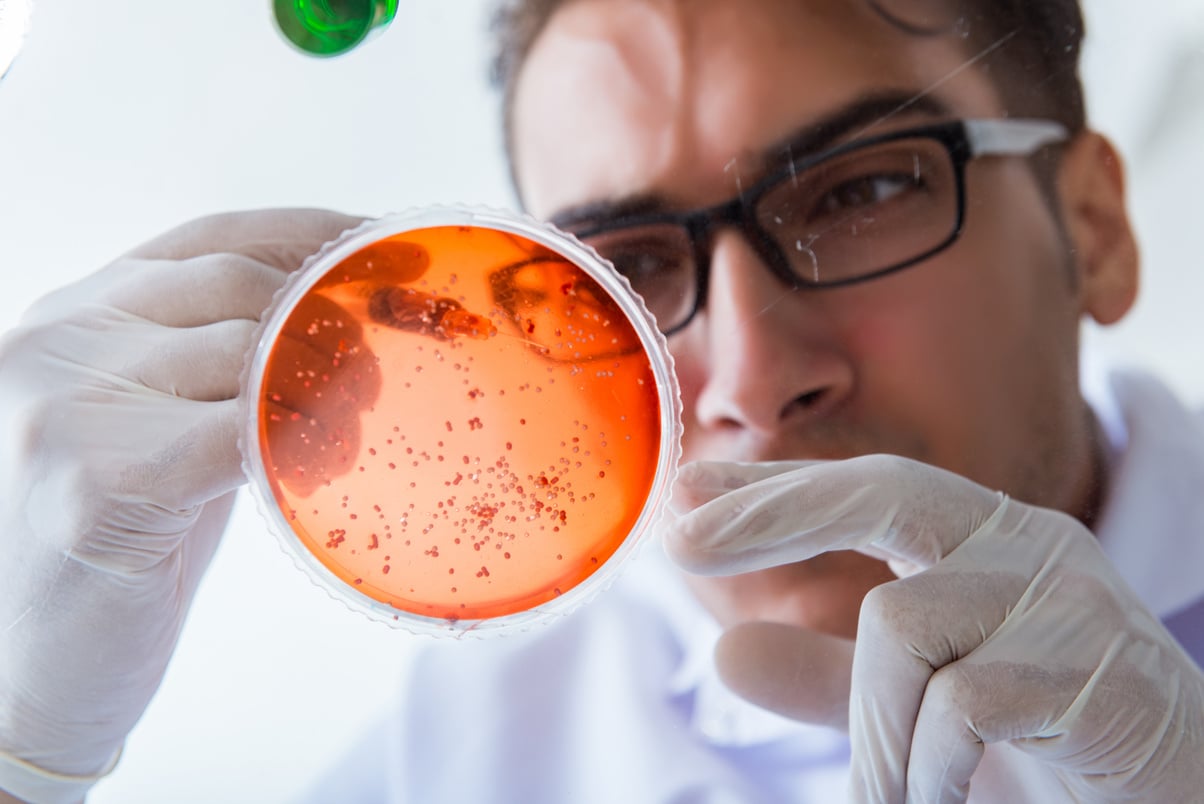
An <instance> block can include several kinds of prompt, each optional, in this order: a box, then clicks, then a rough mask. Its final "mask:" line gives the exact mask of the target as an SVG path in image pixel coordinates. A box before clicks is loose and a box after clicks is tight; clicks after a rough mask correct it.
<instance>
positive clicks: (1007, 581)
mask: <svg viewBox="0 0 1204 804" xmlns="http://www.w3.org/2000/svg"><path fill="white" fill-rule="evenodd" d="M992 535H993V536H998V534H992ZM984 541H986V540H984ZM990 541H993V542H995V543H996V544H998V542H999V541H1001V539H999V538H995V539H991V540H990ZM991 547H992V548H994V545H991ZM972 548H973V545H971V544H970V543H969V542H967V543H966V544H964V545H963V549H962V550H959V551H958V552H955V553H953V554H952V555H950V556H949V557H947V558H946V559H945V560H944V561H942V562H941V563H940V564H938V565H937V566H936V567H934V568H933V569H930V570H928V571H927V572H923V573H921V574H918V575H914V576H911V577H908V578H904V579H901V580H898V581H894V582H891V583H887V584H883V585H881V586H877V587H875V588H873V589H871V590H870V591H869V593H868V594H866V596H865V598H864V600H863V601H862V605H861V615H860V619H859V621H858V625H857V648H856V651H855V654H854V658H853V668H852V686H851V691H850V699H849V708H850V721H849V731H850V736H851V737H852V741H853V745H854V751H853V761H852V765H851V773H850V780H851V782H852V783H853V784H854V785H855V787H854V792H855V793H856V794H857V795H856V796H855V800H858V801H861V800H864V801H903V795H904V791H905V789H906V782H907V767H908V761H909V757H910V751H911V747H912V746H913V745H914V744H915V737H914V735H915V734H916V720H917V717H918V713H919V711H920V706H921V703H922V702H923V701H925V700H927V695H928V691H927V690H928V687H929V684H930V682H931V680H932V679H933V676H934V674H935V673H936V672H937V671H938V670H940V669H941V668H948V667H949V666H951V665H954V663H955V662H958V661H959V660H960V659H962V658H963V657H966V656H969V655H971V654H972V653H973V652H974V651H975V650H977V649H978V648H979V647H980V646H981V645H982V644H983V642H984V640H986V639H987V638H989V636H990V635H991V634H992V633H993V632H994V631H995V630H996V629H997V628H999V626H1000V624H1002V622H1003V621H1004V619H1005V618H1006V617H1007V616H1008V614H1009V612H1010V611H1011V609H1012V606H1014V605H1015V604H1016V601H1018V600H1019V599H1021V597H1022V596H1023V595H1024V593H1025V590H1026V588H1027V586H1028V583H1029V577H1031V576H1027V575H1023V574H1020V573H1014V572H1011V571H1009V570H1010V569H1011V567H1009V566H1008V565H1007V564H1006V563H1005V564H1003V565H1001V566H992V565H991V563H990V562H989V561H988V562H983V561H981V560H980V559H981V558H985V556H978V555H974V553H973V549H972ZM974 761H975V762H977V760H974Z"/></svg>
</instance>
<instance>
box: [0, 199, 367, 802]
mask: <svg viewBox="0 0 1204 804" xmlns="http://www.w3.org/2000/svg"><path fill="white" fill-rule="evenodd" d="M358 222H359V219H357V218H351V217H347V216H344V215H339V214H335V213H329V212H319V211H311V210H282V211H264V212H253V213H242V214H230V215H223V216H215V217H211V218H206V219H202V220H199V221H196V222H194V223H192V224H188V225H185V226H183V227H181V228H179V229H176V230H174V231H172V232H170V233H168V234H167V235H165V236H163V237H160V238H158V239H156V240H154V241H152V242H150V243H148V244H146V245H145V246H142V247H141V248H139V249H136V250H135V251H133V252H131V253H130V254H128V255H126V256H125V257H123V258H122V259H120V260H118V261H117V262H115V263H113V264H112V265H110V266H108V267H107V268H105V269H103V270H101V271H99V272H98V273H96V274H93V275H91V276H89V277H87V278H85V279H84V280H82V281H80V282H78V283H77V284H74V285H72V286H69V287H67V288H64V289H63V290H60V291H58V292H56V293H53V294H51V295H50V296H48V297H46V298H45V299H43V300H41V301H40V302H39V303H37V304H36V305H35V306H34V307H33V308H32V309H31V310H30V311H29V313H28V314H27V315H26V317H25V318H24V319H23V321H22V322H21V325H20V326H19V327H18V328H17V329H15V330H14V331H12V332H10V333H8V335H7V336H6V337H5V338H4V339H3V340H2V341H0V790H6V791H8V792H9V793H11V794H13V795H16V796H18V797H21V798H25V799H28V800H31V801H37V802H66V801H78V800H80V799H82V798H83V796H84V794H85V792H86V791H87V789H88V787H89V786H90V784H91V783H92V782H94V781H95V780H96V779H98V778H99V777H100V776H102V775H104V774H105V773H106V772H108V770H110V769H111V768H112V766H113V765H114V763H115V762H116V759H117V756H118V754H119V752H120V748H121V745H122V742H123V740H124V738H125V735H126V734H127V732H128V731H129V730H130V728H131V727H132V726H133V725H134V723H135V721H136V720H137V719H138V718H139V716H140V715H141V713H142V711H143V709H144V708H145V707H146V705H147V703H148V702H149V700H150V698H151V696H152V695H153V693H154V692H155V689H156V688H157V687H158V685H159V681H160V679H161V677H162V675H163V672H164V670H165V667H166V665H167V661H168V659H169V657H170V655H171V653H172V650H173V648H174V646H175V643H176V639H177V636H178V634H179V631H180V627H181V624H182V622H183V619H184V616H185V613H186V611H187V609H188V605H189V602H190V600H191V598H192V596H193V593H194V591H195V589H196V586H197V583H198V581H199V579H200V576H201V574H202V572H203V571H204V569H205V567H206V566H207V564H208V562H209V559H210V557H211V556H212V554H213V551H214V549H215V547H216V546H217V541H218V537H219V535H220V534H221V531H222V529H223V528H224V526H225V523H226V520H227V518H228V516H229V512H230V507H231V504H232V502H233V491H234V489H235V488H236V487H237V486H239V485H240V484H241V483H242V482H243V475H242V472H241V468H240V463H241V462H240V458H239V453H238V449H237V436H238V433H239V431H240V430H241V427H242V424H241V422H240V419H239V408H238V403H237V400H236V397H237V395H238V392H239V375H240V372H241V370H242V367H243V362H244V356H245V354H246V352H247V350H248V348H249V347H250V345H251V339H252V334H253V330H254V329H255V326H256V322H257V320H258V318H259V316H260V313H261V311H263V310H264V308H265V307H266V306H267V305H268V303H269V302H270V301H271V299H272V295H273V293H274V292H275V291H276V290H277V288H279V287H280V285H281V284H282V282H283V281H284V279H285V277H286V275H287V271H289V270H291V269H294V268H296V267H297V266H299V265H300V264H301V262H302V261H303V260H304V258H305V257H306V256H307V255H309V254H311V253H312V252H314V251H316V250H317V249H318V248H319V247H320V246H321V245H322V244H323V243H324V242H325V241H327V240H330V239H332V238H334V237H336V236H337V235H338V234H339V233H340V232H342V231H343V230H344V229H346V228H348V227H350V226H353V225H356V224H357V223H358Z"/></svg>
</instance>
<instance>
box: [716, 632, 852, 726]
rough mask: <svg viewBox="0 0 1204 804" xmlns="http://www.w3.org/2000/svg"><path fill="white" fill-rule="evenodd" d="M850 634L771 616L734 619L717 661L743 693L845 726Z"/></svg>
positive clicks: (799, 715) (775, 707)
mask: <svg viewBox="0 0 1204 804" xmlns="http://www.w3.org/2000/svg"><path fill="white" fill-rule="evenodd" d="M853 647H854V643H853V641H852V640H851V639H843V638H841V637H835V636H830V635H828V634H821V633H819V632H818V631H811V630H808V629H806V628H799V627H797V626H793V625H785V624H783V623H771V622H751V623H742V624H740V625H737V626H735V627H733V628H731V629H729V630H727V631H726V632H724V634H723V635H722V636H721V637H720V638H719V642H718V644H716V646H715V667H716V669H717V670H718V671H719V677H720V679H722V681H723V683H724V684H726V685H727V687H728V688H729V689H730V690H731V691H732V692H734V693H736V694H737V695H739V696H740V697H741V698H744V699H745V700H747V701H749V702H751V703H754V704H756V705H757V706H760V707H762V708H764V709H768V710H770V711H773V712H777V713H778V714H780V715H784V716H785V717H789V718H792V719H794V720H800V721H803V722H805V723H811V724H814V725H817V726H829V727H831V728H836V729H840V730H842V731H848V728H849V687H850V683H851V679H852V668H853Z"/></svg>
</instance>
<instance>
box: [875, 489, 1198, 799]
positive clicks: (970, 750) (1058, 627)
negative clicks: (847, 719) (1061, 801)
mask: <svg viewBox="0 0 1204 804" xmlns="http://www.w3.org/2000/svg"><path fill="white" fill-rule="evenodd" d="M1030 510H1031V509H1030ZM1059 519H1060V516H1059V515H1055V514H1052V513H1050V512H1033V513H1032V514H1031V515H1030V516H1028V517H1026V518H1025V519H1024V520H1022V525H1021V526H1020V528H1022V529H1020V528H1018V529H1013V530H1008V531H1000V532H996V533H993V534H990V536H991V537H992V538H989V539H988V538H986V537H984V538H982V539H981V540H976V541H975V542H974V543H973V544H969V545H967V547H969V548H970V550H969V552H971V553H978V554H979V555H978V556H977V557H976V558H975V557H971V558H968V559H962V556H961V552H960V551H959V553H957V554H955V555H954V556H952V557H951V560H950V562H948V563H960V564H962V565H963V566H965V565H966V564H967V563H968V562H969V561H970V560H974V561H976V563H977V565H978V567H979V572H978V574H977V576H971V575H968V574H967V573H966V572H965V571H964V569H963V570H959V571H958V580H957V583H958V584H960V585H962V586H967V587H968V586H973V587H974V590H975V598H976V599H975V602H974V603H973V604H971V606H969V607H967V608H970V609H972V612H973V614H977V613H978V612H979V611H983V610H985V611H986V612H987V613H986V615H985V617H982V616H973V615H972V616H973V619H974V620H976V621H978V622H979V623H980V624H981V627H983V628H984V629H989V628H990V626H989V623H990V622H991V620H993V619H995V618H996V617H998V616H999V611H998V610H999V609H1002V610H1004V611H1005V612H1006V615H1005V616H1004V618H1003V620H1002V622H1001V623H1000V624H999V625H998V626H996V627H995V628H993V629H990V630H989V632H988V633H989V636H988V637H987V639H986V641H985V642H983V644H981V646H979V647H977V648H975V649H974V650H972V651H971V652H969V653H968V654H966V655H964V656H962V657H961V658H958V659H957V660H956V661H953V662H951V663H949V664H946V665H944V666H941V667H939V669H937V670H936V671H935V672H934V673H933V675H932V676H931V678H930V679H929V680H928V681H927V684H926V685H925V687H924V689H923V693H922V700H921V703H920V707H919V712H918V713H917V715H916V717H915V722H914V726H913V727H912V736H911V743H910V755H909V758H908V764H907V773H906V777H907V790H908V800H912V797H913V796H914V797H915V800H921V801H928V800H941V801H945V800H949V801H962V800H964V799H965V796H966V792H967V790H968V788H969V783H970V777H971V774H973V772H974V771H975V769H976V767H977V765H978V762H979V760H980V759H981V756H982V750H983V745H984V744H985V743H991V742H998V741H1004V740H1006V741H1010V742H1011V743H1012V744H1013V745H1014V746H1016V747H1018V748H1019V749H1020V750H1022V751H1025V752H1028V753H1031V754H1034V755H1036V756H1037V757H1038V758H1039V759H1040V760H1041V761H1042V762H1043V763H1047V764H1050V765H1052V766H1055V767H1060V768H1062V769H1064V770H1067V771H1071V772H1073V773H1074V774H1075V775H1076V776H1077V777H1080V778H1081V779H1083V780H1086V781H1085V784H1086V787H1085V788H1080V789H1079V790H1077V791H1076V794H1077V795H1078V796H1079V797H1081V798H1083V799H1084V800H1102V799H1111V798H1113V797H1114V796H1116V795H1117V789H1118V788H1116V787H1113V785H1119V784H1122V778H1123V785H1124V787H1125V790H1126V791H1127V795H1126V796H1125V797H1126V798H1129V799H1137V798H1141V796H1140V794H1139V791H1140V790H1141V789H1142V788H1143V786H1144V785H1149V784H1154V783H1155V779H1154V777H1158V776H1160V775H1161V772H1163V771H1166V772H1168V773H1169V778H1174V774H1173V773H1170V767H1171V765H1172V764H1174V762H1176V761H1186V762H1188V763H1191V764H1196V763H1198V761H1199V758H1198V756H1192V755H1193V754H1195V753H1196V749H1194V748H1186V749H1185V751H1184V752H1183V753H1184V754H1186V755H1189V756H1187V757H1186V758H1185V757H1184V756H1182V755H1181V756H1178V757H1176V754H1175V751H1174V750H1170V751H1168V750H1166V744H1165V742H1164V740H1165V737H1166V736H1167V734H1168V724H1169V723H1171V722H1172V721H1173V719H1174V710H1175V707H1176V705H1182V704H1184V703H1186V709H1187V710H1188V711H1192V712H1199V711H1201V710H1200V706H1199V698H1198V687H1193V685H1191V684H1183V685H1182V686H1180V683H1181V681H1182V680H1183V677H1182V676H1181V675H1180V672H1179V670H1180V668H1182V667H1184V666H1189V667H1190V666H1191V661H1190V659H1187V658H1186V657H1185V656H1184V655H1183V653H1182V651H1181V649H1180V648H1179V646H1178V645H1177V644H1176V643H1175V641H1174V639H1173V637H1171V636H1170V634H1168V633H1167V632H1166V630H1165V628H1164V627H1163V626H1162V624H1161V623H1160V622H1158V621H1157V619H1156V618H1155V617H1153V616H1152V615H1151V614H1150V613H1149V612H1148V611H1147V610H1146V609H1144V607H1142V606H1140V605H1139V604H1137V603H1136V601H1135V600H1134V599H1133V598H1132V596H1131V593H1130V592H1129V591H1128V590H1127V587H1125V586H1124V584H1123V582H1121V581H1120V580H1119V578H1117V577H1115V575H1114V570H1113V568H1112V567H1111V565H1110V564H1109V563H1108V560H1107V559H1106V558H1105V557H1104V555H1103V552H1102V551H1101V550H1100V549H1099V546H1098V543H1097V542H1096V541H1095V539H1094V537H1092V536H1091V534H1089V533H1088V532H1086V531H1085V529H1084V530H1082V531H1079V532H1078V533H1074V532H1073V531H1068V530H1065V529H1064V525H1063V524H1061V523H1059V522H1058V520H1059ZM1055 529H1058V530H1060V533H1055V532H1054V531H1055ZM1043 530H1045V531H1046V532H1045V533H1044V534H1042V531H1043ZM1033 533H1036V534H1041V535H1038V536H1037V537H1036V538H1037V539H1040V540H1041V541H1042V542H1043V543H1044V544H1045V545H1048V546H1049V547H1048V549H1046V550H1045V551H1043V555H1044V557H1045V560H1044V561H1043V562H1042V564H1043V567H1042V569H1041V570H1039V571H1037V572H1034V573H1031V574H1030V575H1029V577H1030V578H1031V580H1029V581H1028V582H1027V583H1024V582H1022V581H1020V580H1018V579H1015V578H1013V579H1012V580H1007V579H1006V576H1009V575H1010V576H1015V575H1017V574H1023V573H1027V572H1028V570H1026V569H1022V570H1019V572H1017V567H1016V564H1015V561H1012V562H1009V561H1007V560H1006V559H1005V558H1003V557H1002V556H1003V555H1004V554H1006V553H1008V552H1014V551H1012V550H1009V547H1008V544H1009V543H1013V544H1014V543H1015V542H1017V541H1021V540H1023V539H1024V538H1025V536H1026V535H1028V534H1033ZM1059 535H1061V537H1062V538H1060V539H1059V538H1056V537H1057V536H1059ZM1076 537H1081V538H1076ZM980 542H981V544H980ZM996 556H1000V557H999V558H996ZM984 560H990V561H991V562H992V563H995V564H997V565H999V567H1000V570H999V571H994V570H991V569H988V565H987V564H985V563H983V561H984ZM938 570H944V564H942V565H941V567H939V568H938ZM988 578H991V580H987V579H988ZM980 598H981V599H982V600H984V601H986V602H987V605H986V606H985V607H984V606H983V605H981V604H980V603H979V602H978V599H980ZM1008 601H1010V602H1008ZM993 609H994V610H993ZM938 616H939V615H938ZM948 619H949V617H948V614H946V615H944V618H943V619H937V620H936V621H935V624H936V627H937V629H938V630H940V631H942V632H946V633H948V632H952V633H956V629H950V627H949V625H948V623H947V622H946V621H947V620H948ZM937 639H940V638H937ZM963 639H965V640H966V642H967V644H970V643H972V642H974V641H977V640H976V638H973V637H969V636H968V635H966V636H963ZM935 641H936V640H934V638H933V637H931V636H929V637H926V638H923V643H922V644H923V646H922V647H919V648H918V650H919V651H921V652H925V653H929V654H930V653H931V652H932V644H933V643H934V642H935ZM941 641H943V640H941ZM962 650H964V646H963V647H962V648H960V649H959V650H958V651H957V652H958V653H960V652H962ZM1193 671H1194V668H1193ZM894 684H895V679H894V678H892V679H891V681H890V682H889V683H888V684H887V685H886V686H888V687H889V689H886V690H883V689H882V687H883V684H882V677H881V676H879V680H878V683H877V685H876V686H877V689H879V690H880V691H881V693H882V694H888V695H891V696H892V697H893V696H895V695H898V694H899V690H898V689H896V688H895V686H894ZM903 694H904V695H906V693H903ZM1193 698H1194V700H1193ZM1171 728H1172V729H1173V728H1174V727H1171ZM1170 744H1171V745H1187V744H1186V743H1183V742H1182V741H1181V740H1180V739H1179V738H1178V736H1177V735H1176V736H1175V737H1173V738H1172V739H1171V741H1170ZM1159 753H1161V758H1160V760H1159V761H1158V762H1154V761H1152V757H1153V756H1154V755H1156V754H1159ZM1122 754H1123V759H1122V758H1121V755H1122ZM1120 766H1123V767H1126V768H1133V769H1143V770H1142V772H1140V773H1133V774H1118V773H1116V772H1115V771H1116V769H1117V768H1118V767H1120ZM1154 799H1157V800H1185V799H1182V798H1181V797H1179V796H1170V797H1167V796H1166V795H1165V794H1162V795H1159V796H1153V795H1151V796H1149V800H1154ZM1143 800H1145V799H1143Z"/></svg>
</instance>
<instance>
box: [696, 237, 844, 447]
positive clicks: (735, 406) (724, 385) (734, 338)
mask: <svg viewBox="0 0 1204 804" xmlns="http://www.w3.org/2000/svg"><path fill="white" fill-rule="evenodd" d="M825 293H830V291H814V290H810V291H809V290H802V291H798V290H794V289H792V288H790V287H789V286H788V285H786V284H785V283H783V282H782V280H781V279H780V278H779V277H777V276H776V275H775V274H774V273H773V272H772V271H770V270H769V268H768V266H766V265H765V264H764V263H763V262H762V259H761V257H759V256H758V255H757V253H756V252H755V251H754V250H753V248H752V247H751V246H750V245H749V243H748V241H747V240H745V239H744V237H742V236H741V235H740V233H739V232H737V231H735V230H732V229H727V230H724V231H721V232H719V233H718V234H717V235H716V236H715V239H714V241H713V250H712V253H711V276H710V287H709V290H708V298H707V306H706V309H705V310H704V311H703V313H702V314H700V315H699V321H698V322H697V325H696V326H695V327H693V328H692V329H695V330H697V331H695V332H692V333H690V332H687V333H683V334H688V335H689V336H690V337H693V338H698V339H699V340H700V341H702V343H701V344H700V346H701V347H702V350H703V352H704V355H703V356H701V357H700V358H699V365H698V371H699V372H700V374H701V376H700V377H699V378H698V380H699V382H698V386H697V387H699V391H698V396H697V399H696V400H695V403H694V404H695V406H696V410H695V417H696V420H697V423H698V424H699V425H701V426H703V427H705V428H709V429H720V430H729V431H750V434H754V435H760V436H773V435H776V434H778V433H779V432H780V431H781V430H783V429H785V428H789V427H793V426H798V425H799V424H805V423H807V422H812V421H818V419H819V418H821V417H822V416H823V414H824V413H825V412H827V411H830V410H832V409H833V408H834V407H835V406H837V405H838V404H839V402H840V401H841V400H842V399H843V398H845V396H846V395H847V394H848V393H849V392H850V390H851V388H852V387H853V378H854V371H853V368H852V366H851V364H850V362H849V360H848V358H847V356H846V355H845V353H844V352H843V351H842V350H841V348H840V343H839V338H838V334H837V332H836V328H835V327H834V326H833V325H832V323H831V321H830V320H829V313H828V312H826V311H825V300H824V299H823V298H822V297H823V296H824V294H825Z"/></svg>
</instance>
